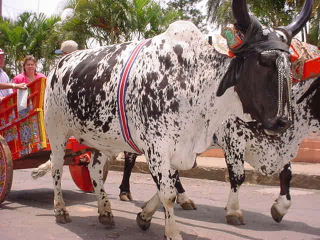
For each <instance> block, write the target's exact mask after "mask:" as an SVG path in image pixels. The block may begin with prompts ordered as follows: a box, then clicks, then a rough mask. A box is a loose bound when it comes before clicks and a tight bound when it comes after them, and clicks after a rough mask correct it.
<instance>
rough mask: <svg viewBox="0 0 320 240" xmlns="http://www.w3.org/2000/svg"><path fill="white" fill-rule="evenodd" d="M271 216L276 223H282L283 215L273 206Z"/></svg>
mask: <svg viewBox="0 0 320 240" xmlns="http://www.w3.org/2000/svg"><path fill="white" fill-rule="evenodd" d="M271 216H272V218H273V220H275V221H276V222H277V223H279V222H281V221H282V218H283V215H282V214H281V213H280V212H279V211H278V209H277V208H276V206H275V204H273V205H272V207H271Z"/></svg>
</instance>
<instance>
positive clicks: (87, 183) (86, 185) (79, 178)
mask: <svg viewBox="0 0 320 240" xmlns="http://www.w3.org/2000/svg"><path fill="white" fill-rule="evenodd" d="M69 170H70V174H71V176H72V179H73V181H74V183H75V184H76V185H77V187H78V188H79V189H80V190H82V191H84V192H93V191H94V189H93V185H92V182H91V177H90V173H89V169H88V166H87V165H69ZM103 170H104V174H103V181H106V179H107V175H108V164H105V166H104V168H103Z"/></svg>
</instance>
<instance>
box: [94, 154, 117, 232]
mask: <svg viewBox="0 0 320 240" xmlns="http://www.w3.org/2000/svg"><path fill="white" fill-rule="evenodd" d="M106 160H107V159H106V156H105V155H103V154H102V153H101V152H100V151H97V150H96V151H94V152H93V156H92V158H91V161H90V163H89V165H88V166H89V170H90V176H91V181H92V185H93V188H94V193H95V195H96V196H97V201H98V213H99V222H100V223H101V224H103V225H106V226H107V227H109V228H112V227H113V226H114V220H113V214H112V211H111V203H110V201H109V199H108V196H107V194H106V192H105V190H104V187H103V184H104V180H103V173H104V169H103V168H104V166H105V164H106Z"/></svg>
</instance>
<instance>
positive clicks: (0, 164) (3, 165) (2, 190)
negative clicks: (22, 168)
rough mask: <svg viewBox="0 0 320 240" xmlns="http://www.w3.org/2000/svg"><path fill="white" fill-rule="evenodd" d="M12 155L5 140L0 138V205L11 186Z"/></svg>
mask: <svg viewBox="0 0 320 240" xmlns="http://www.w3.org/2000/svg"><path fill="white" fill-rule="evenodd" d="M12 176H13V166H12V155H11V151H10V148H9V146H8V144H7V142H6V140H5V139H4V138H3V137H2V136H0V204H1V203H2V202H3V201H4V200H5V198H6V196H7V194H8V193H9V192H10V189H11V185H12Z"/></svg>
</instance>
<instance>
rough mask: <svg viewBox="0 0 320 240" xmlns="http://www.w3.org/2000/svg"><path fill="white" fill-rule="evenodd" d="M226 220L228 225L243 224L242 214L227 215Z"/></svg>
mask: <svg viewBox="0 0 320 240" xmlns="http://www.w3.org/2000/svg"><path fill="white" fill-rule="evenodd" d="M226 220H227V223H228V224H230V225H234V226H238V225H245V223H244V221H243V217H242V216H234V215H227V216H226Z"/></svg>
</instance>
